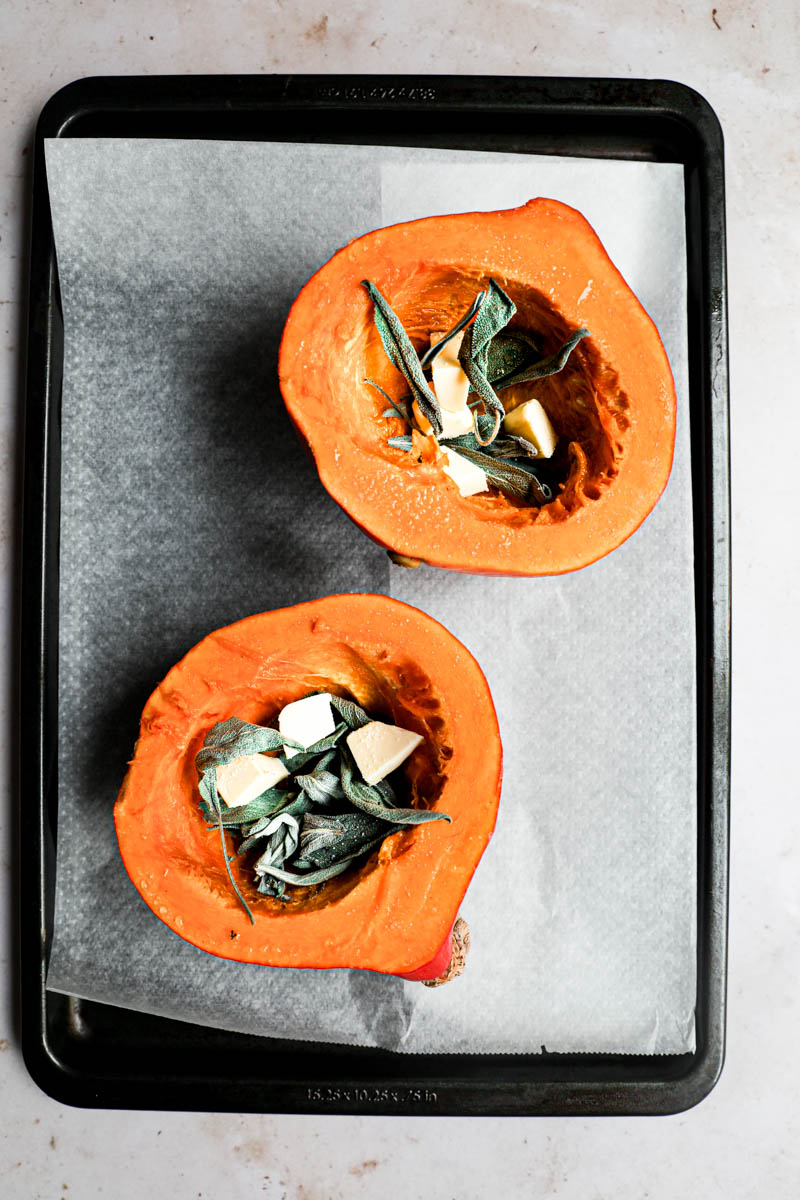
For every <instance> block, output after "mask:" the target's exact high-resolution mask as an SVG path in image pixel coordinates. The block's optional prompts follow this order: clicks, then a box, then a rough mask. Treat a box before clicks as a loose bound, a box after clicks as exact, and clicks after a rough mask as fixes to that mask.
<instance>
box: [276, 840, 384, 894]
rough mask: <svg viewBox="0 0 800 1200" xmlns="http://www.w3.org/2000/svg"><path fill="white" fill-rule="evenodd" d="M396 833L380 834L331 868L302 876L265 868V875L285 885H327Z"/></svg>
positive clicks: (309, 872) (292, 872)
mask: <svg viewBox="0 0 800 1200" xmlns="http://www.w3.org/2000/svg"><path fill="white" fill-rule="evenodd" d="M395 832H396V830H394V829H389V830H388V831H387V832H386V833H379V834H378V835H377V836H376V837H375V838H374V839H373V841H372V842H370V843H369V844H368V845H366V846H362V847H361V849H360V850H359V851H358V852H357V853H356V854H351V855H350V857H349V858H343V859H341V860H340V861H339V862H337V863H334V864H333V865H332V866H330V867H323V868H321V869H320V870H317V871H305V872H303V873H302V874H300V873H299V872H297V871H286V870H282V869H281V868H280V867H265V868H264V873H265V874H267V875H272V876H273V877H274V878H275V879H279V880H281V882H283V883H294V884H301V885H303V886H305V887H312V886H313V885H314V884H317V883H326V882H327V881H328V880H329V879H334V878H335V877H336V876H337V875H341V874H342V872H343V871H346V870H347V868H348V867H349V866H351V865H352V864H353V863H354V862H356V860H357V859H359V858H362V857H363V855H364V854H366V853H367V851H369V850H374V849H375V847H376V846H378V845H380V843H381V842H382V841H383V840H384V838H386V837H388V836H389V834H390V833H395Z"/></svg>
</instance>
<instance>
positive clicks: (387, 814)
mask: <svg viewBox="0 0 800 1200" xmlns="http://www.w3.org/2000/svg"><path fill="white" fill-rule="evenodd" d="M342 787H343V788H344V794H345V796H346V797H347V799H348V800H349V801H350V803H351V804H352V805H353V806H354V807H355V808H360V809H361V811H362V812H365V813H369V815H370V816H371V817H380V818H381V820H383V821H393V822H394V823H395V824H396V825H422V824H425V823H426V822H428V821H449V820H450V817H449V816H448V815H447V813H441V812H432V811H430V810H429V809H427V808H392V807H390V806H388V805H386V804H385V803H384V801H383V798H382V796H381V794H380V792H379V791H378V789H377V788H374V787H370V785H369V784H367V783H364V782H363V781H362V780H360V779H357V778H356V775H355V771H354V769H353V762H352V759H351V756H350V754H349V753H348V754H342Z"/></svg>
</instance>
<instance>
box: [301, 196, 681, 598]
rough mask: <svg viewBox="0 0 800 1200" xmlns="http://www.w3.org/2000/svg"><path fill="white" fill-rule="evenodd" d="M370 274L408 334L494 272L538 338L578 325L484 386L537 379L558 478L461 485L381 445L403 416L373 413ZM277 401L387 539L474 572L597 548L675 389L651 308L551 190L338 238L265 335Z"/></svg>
mask: <svg viewBox="0 0 800 1200" xmlns="http://www.w3.org/2000/svg"><path fill="white" fill-rule="evenodd" d="M365 278H368V279H370V280H371V281H372V282H373V283H374V284H375V285H376V287H378V288H379V290H380V291H381V292H382V293H383V295H384V296H385V297H386V298H387V300H388V301H389V303H390V304H391V306H392V308H393V309H394V311H395V312H396V313H397V315H398V317H399V318H400V320H401V321H402V323H403V325H404V327H405V329H406V330H407V332H408V334H409V336H410V337H411V339H412V341H413V342H414V344H415V346H416V348H417V349H418V351H422V349H423V348H425V347H426V346H427V345H428V341H429V337H430V333H431V331H432V330H434V329H442V328H448V327H450V326H451V325H452V324H453V323H454V322H455V321H456V320H457V319H458V318H459V317H460V316H461V315H462V314H463V313H464V312H465V311H466V310H467V309H468V308H469V305H470V303H471V302H472V300H473V299H474V297H475V295H476V294H477V292H478V291H479V290H480V289H481V288H484V287H485V286H486V285H487V283H488V281H489V279H490V278H494V279H495V280H496V281H497V282H498V283H499V284H500V286H501V287H502V288H503V289H504V290H505V291H506V292H507V293H508V294H509V295H510V296H511V298H512V299H513V300H514V302H515V304H516V306H517V314H516V316H515V317H514V318H513V319H512V322H511V326H510V328H514V327H518V328H520V329H526V330H528V331H529V332H534V333H537V334H538V335H539V336H540V337H541V338H542V340H543V342H544V351H545V353H550V352H552V350H553V349H554V348H555V347H556V346H557V345H558V344H559V343H560V342H561V341H563V340H564V338H565V337H567V336H569V335H570V334H571V333H573V332H575V331H576V330H577V329H578V328H580V327H586V328H588V329H589V331H590V335H591V336H590V337H588V338H585V339H584V340H583V341H582V342H581V343H580V345H579V346H578V347H577V349H576V350H574V351H573V354H572V356H571V358H570V360H569V363H568V365H567V368H565V370H564V371H563V372H561V373H560V374H559V375H554V376H551V377H549V378H548V379H544V380H539V381H537V383H536V384H535V385H533V384H527V385H521V386H520V388H519V389H517V388H513V389H508V390H507V391H504V392H502V393H501V398H502V399H503V402H504V404H506V406H507V408H509V409H510V408H513V407H515V406H516V405H517V404H519V403H521V402H522V401H523V400H524V399H527V398H528V397H529V396H530V395H532V394H533V395H536V397H537V398H538V399H540V400H541V401H542V403H543V404H544V405H545V408H546V409H547V410H548V413H549V415H550V417H551V420H553V423H554V425H555V426H556V430H557V432H558V433H559V435H560V444H561V450H560V453H561V455H562V459H563V463H562V467H563V471H562V475H563V478H562V479H561V485H560V489H559V491H558V494H557V495H556V496H555V498H554V500H553V501H551V502H550V503H549V504H546V505H543V506H542V507H541V508H536V507H534V506H531V505H524V504H522V503H519V502H514V501H510V500H509V499H508V498H507V497H505V496H503V495H501V494H499V493H497V492H496V491H494V490H492V491H491V492H490V493H488V494H487V493H481V494H478V495H476V496H469V497H462V496H461V495H460V494H459V492H458V490H457V489H456V488H455V487H454V486H453V485H452V484H450V483H449V481H448V480H447V479H446V478H445V476H444V475H443V472H442V470H441V466H440V465H439V464H438V463H437V462H436V461H424V457H423V458H422V460H421V461H420V460H419V459H420V456H418V455H413V454H409V453H406V452H405V451H403V450H400V449H395V448H393V447H390V446H388V445H387V438H388V437H389V436H392V435H397V434H400V433H406V432H408V428H407V426H405V425H404V424H403V422H401V421H400V420H399V419H389V420H387V419H386V418H383V417H382V416H381V413H382V411H383V409H384V408H385V401H384V400H383V399H382V397H381V396H380V394H379V393H378V392H376V391H375V390H374V389H373V388H372V387H371V386H370V385H369V384H367V383H366V382H365V380H366V379H371V380H373V381H374V382H375V383H377V384H379V385H380V386H381V387H382V388H383V389H384V390H385V391H386V392H387V393H388V394H389V395H390V396H391V397H392V398H393V399H397V398H399V397H401V396H402V395H403V394H404V392H406V391H407V387H406V384H405V381H404V380H403V378H402V376H401V375H400V373H399V372H398V371H397V370H396V369H395V368H394V367H393V366H392V365H391V364H390V362H389V360H388V358H387V356H386V354H385V352H384V351H383V347H382V346H381V344H380V339H379V337H378V334H377V332H376V330H375V328H374V322H373V316H372V303H371V301H370V299H369V297H368V296H367V294H366V292H365V289H364V288H363V287H362V286H361V281H362V280H363V279H365ZM279 375H280V385H281V391H282V394H283V398H284V402H285V405H286V408H287V411H288V413H289V415H290V417H291V419H292V421H293V422H294V425H295V427H296V429H297V431H298V433H299V435H300V438H301V440H302V442H303V443H304V445H305V446H306V447H307V449H308V450H309V452H310V453H311V455H312V457H313V459H314V461H315V463H316V467H317V471H318V473H319V477H320V480H321V481H322V483H323V485H324V487H325V488H326V489H327V491H328V492H329V494H330V495H331V496H332V497H333V499H334V500H335V501H336V502H337V503H338V504H339V505H340V506H341V507H342V508H343V509H344V511H345V512H346V513H347V514H348V515H349V516H350V517H351V518H352V520H353V521H354V522H355V523H356V524H357V525H358V526H359V527H360V528H361V529H362V530H363V531H364V532H366V533H367V534H369V535H370V536H371V537H372V538H373V539H374V540H375V541H376V542H378V543H379V544H380V545H382V546H384V547H385V548H386V549H387V550H389V551H390V552H392V554H393V555H397V556H401V558H405V559H409V560H415V559H418V560H421V561H422V562H425V563H428V564H431V565H433V566H437V567H444V568H449V569H451V570H457V571H466V572H470V573H475V574H482V573H485V574H504V575H555V574H561V573H564V572H567V571H573V570H576V569H579V568H581V567H584V566H587V565H588V564H589V563H592V562H595V561H596V560H597V559H599V558H602V557H603V556H604V555H606V554H608V553H610V552H611V551H612V550H614V549H615V548H616V547H617V546H619V545H620V544H621V543H622V542H623V541H625V539H626V538H628V537H630V535H631V534H632V533H633V532H634V531H635V530H636V529H637V528H638V527H639V526H640V525H641V523H642V522H643V521H644V519H645V518H646V517H647V515H648V514H649V513H650V512H651V511H652V509H653V507H654V506H655V504H656V503H657V501H658V499H659V497H660V496H661V494H662V492H663V490H664V488H665V486H666V483H667V480H668V478H669V474H670V470H671V466H672V457H673V450H674V443H675V421H676V397H675V388H674V383H673V379H672V373H671V371H670V366H669V362H668V359H667V355H666V352H665V350H664V347H663V345H662V343H661V340H660V338H659V335H658V332H657V330H656V327H655V325H654V324H653V322H652V320H651V319H650V317H649V316H648V315H647V313H646V312H645V310H644V309H643V308H642V306H641V304H640V303H639V301H638V300H637V298H636V296H635V295H634V294H633V292H632V291H631V289H630V288H629V287H628V285H627V284H626V282H625V280H624V279H623V278H622V276H621V274H620V273H619V271H618V270H617V268H616V267H615V266H614V265H613V263H612V262H611V260H610V259H609V257H608V255H607V253H606V251H605V249H604V248H603V246H602V244H601V242H600V239H599V238H598V237H597V235H596V233H595V232H594V230H593V229H592V228H591V226H590V225H589V223H588V222H587V221H586V220H585V218H584V217H583V216H582V215H581V214H580V213H578V212H577V211H576V210H574V209H572V208H569V207H568V206H567V205H565V204H561V203H560V202H558V201H555V200H548V199H536V200H531V201H530V202H529V203H528V204H526V205H524V206H523V207H521V208H517V209H509V210H503V211H499V212H489V213H466V214H454V215H452V216H444V217H429V218H424V219H422V220H417V221H411V222H407V223H405V224H400V225H393V226H389V227H387V228H383V229H378V230H376V231H374V232H372V233H368V234H366V235H364V236H363V237H360V238H357V239H355V240H354V241H352V242H350V243H349V244H348V245H347V246H345V247H344V248H343V249H341V250H339V251H338V252H337V253H336V254H335V255H334V256H333V257H332V258H331V259H330V260H329V261H328V262H327V263H325V265H324V266H322V267H321V268H320V269H319V270H318V271H317V272H316V274H315V275H314V276H313V277H312V278H311V279H310V280H309V281H308V283H307V284H306V285H305V287H304V288H303V289H302V291H301V292H300V294H299V295H298V297H297V299H296V300H295V302H294V304H293V305H292V308H291V311H290V313H289V316H288V319H287V322H286V325H285V328H284V333H283V338H282V342H281V348H280V359H279Z"/></svg>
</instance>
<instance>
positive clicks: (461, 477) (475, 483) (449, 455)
mask: <svg viewBox="0 0 800 1200" xmlns="http://www.w3.org/2000/svg"><path fill="white" fill-rule="evenodd" d="M443 454H444V462H443V463H442V470H443V471H444V473H445V475H448V476H449V477H450V478H451V479H452V481H453V483H454V484H455V485H456V487H457V488H458V490H459V492H460V493H461V495H462V496H474V495H476V494H477V493H478V492H488V490H489V481H488V479H487V478H486V472H485V471H484V470H483V469H482V468H481V467H479V466H476V464H475V463H472V462H470V461H469V459H468V458H464V456H463V454H458V453H457V452H456V451H455V450H448V449H447V448H446V447H443Z"/></svg>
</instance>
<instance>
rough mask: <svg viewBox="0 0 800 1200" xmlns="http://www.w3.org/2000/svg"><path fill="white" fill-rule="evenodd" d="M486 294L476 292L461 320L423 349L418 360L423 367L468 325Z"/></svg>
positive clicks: (428, 364)
mask: <svg viewBox="0 0 800 1200" xmlns="http://www.w3.org/2000/svg"><path fill="white" fill-rule="evenodd" d="M486 295H487V293H486V292H478V294H477V296H476V297H475V299H474V300H473V301H472V304H471V305H470V307H469V311H468V312H466V313H465V314H464V316H463V317H462V318H461V320H460V321H457V322H456V324H455V325H454V326H453V328H452V329H448V331H447V333H446V334H445V335H444V337H443V338H441V339H440V340H439V341H438V342H436V344H435V345H433V346H431V347H429V349H427V350H426V351H425V353H424V354H423V356H422V358H421V359H420V360H419V361H420V365H421V366H422V367H423V369H424V368H425V367H427V366H430V364H431V363H432V362H433V360H434V359H435V358H436V355H437V354H438V353H439V351H440V350H443V349H444V347H445V346H446V345H447V343H448V342H449V341H452V339H453V338H454V337H455V336H456V334H457V333H461V330H462V329H464V328H465V327H466V326H467V325H469V323H470V321H471V320H472V318H473V317H474V316H475V314H476V312H477V311H478V309H479V308H480V307H481V305H482V304H483V302H484V300H485V299H486Z"/></svg>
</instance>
